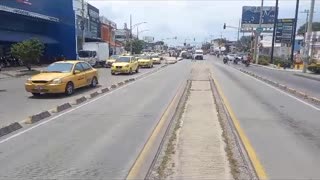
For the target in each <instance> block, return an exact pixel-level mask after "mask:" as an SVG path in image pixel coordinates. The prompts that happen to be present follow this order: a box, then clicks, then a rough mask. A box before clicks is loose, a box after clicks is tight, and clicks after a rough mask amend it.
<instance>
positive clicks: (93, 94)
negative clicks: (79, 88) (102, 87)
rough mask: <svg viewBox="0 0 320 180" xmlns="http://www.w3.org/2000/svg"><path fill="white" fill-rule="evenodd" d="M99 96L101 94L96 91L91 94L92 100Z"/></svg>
mask: <svg viewBox="0 0 320 180" xmlns="http://www.w3.org/2000/svg"><path fill="white" fill-rule="evenodd" d="M98 95H99V93H98V92H97V91H96V92H94V93H91V94H90V98H94V97H97V96H98Z"/></svg>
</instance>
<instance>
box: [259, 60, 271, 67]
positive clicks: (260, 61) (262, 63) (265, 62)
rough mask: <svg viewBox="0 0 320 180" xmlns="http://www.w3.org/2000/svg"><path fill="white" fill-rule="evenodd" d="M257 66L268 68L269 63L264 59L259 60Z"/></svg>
mask: <svg viewBox="0 0 320 180" xmlns="http://www.w3.org/2000/svg"><path fill="white" fill-rule="evenodd" d="M259 64H260V65H263V66H268V65H269V61H268V60H266V59H260V60H259Z"/></svg>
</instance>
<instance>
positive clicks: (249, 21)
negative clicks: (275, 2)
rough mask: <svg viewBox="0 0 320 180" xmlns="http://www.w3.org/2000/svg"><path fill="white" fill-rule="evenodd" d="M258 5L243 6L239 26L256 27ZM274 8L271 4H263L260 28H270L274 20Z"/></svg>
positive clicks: (258, 15)
mask: <svg viewBox="0 0 320 180" xmlns="http://www.w3.org/2000/svg"><path fill="white" fill-rule="evenodd" d="M260 10H261V7H260V6H243V7H242V19H241V28H243V29H246V28H257V27H258V26H259V21H260ZM275 10H276V8H275V7H273V6H265V7H263V10H262V25H261V27H262V28H272V27H273V24H274V21H275Z"/></svg>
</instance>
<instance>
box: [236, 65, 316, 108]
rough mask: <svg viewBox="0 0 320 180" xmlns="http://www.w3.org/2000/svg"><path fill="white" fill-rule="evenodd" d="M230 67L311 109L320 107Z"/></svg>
mask: <svg viewBox="0 0 320 180" xmlns="http://www.w3.org/2000/svg"><path fill="white" fill-rule="evenodd" d="M231 67H232V66H231ZM232 68H233V69H234V70H236V71H238V72H240V73H242V74H244V75H246V76H248V77H250V78H252V79H254V80H256V81H258V82H260V83H262V84H264V85H266V86H268V87H270V88H272V89H274V90H277V91H278V92H280V93H282V94H285V95H287V96H289V97H291V98H293V99H295V100H297V101H299V102H301V103H303V104H304V105H307V106H309V107H311V108H313V109H315V110H317V111H320V108H318V107H316V106H314V105H312V104H310V103H308V102H305V101H303V100H301V99H299V98H297V97H295V96H293V95H291V94H288V93H287V92H285V91H283V90H281V89H279V88H277V87H274V86H272V85H270V84H268V83H266V82H264V81H262V80H260V79H256V78H255V77H252V76H250V75H249V74H246V73H244V72H242V71H240V70H239V69H237V68H235V67H232Z"/></svg>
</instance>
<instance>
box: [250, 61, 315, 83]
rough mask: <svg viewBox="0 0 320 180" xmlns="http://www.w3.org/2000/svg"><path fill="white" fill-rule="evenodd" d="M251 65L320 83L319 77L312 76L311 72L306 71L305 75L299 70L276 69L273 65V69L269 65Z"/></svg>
mask: <svg viewBox="0 0 320 180" xmlns="http://www.w3.org/2000/svg"><path fill="white" fill-rule="evenodd" d="M252 65H253V66H256V67H262V68H266V69H271V70H277V71H282V72H294V75H295V76H299V77H303V78H307V79H312V80H316V81H320V75H319V74H314V73H312V72H311V71H308V70H307V73H302V72H301V70H297V69H283V68H277V67H276V66H275V65H274V67H273V66H272V65H269V66H263V65H260V64H252Z"/></svg>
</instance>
